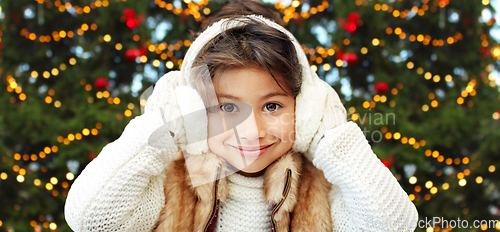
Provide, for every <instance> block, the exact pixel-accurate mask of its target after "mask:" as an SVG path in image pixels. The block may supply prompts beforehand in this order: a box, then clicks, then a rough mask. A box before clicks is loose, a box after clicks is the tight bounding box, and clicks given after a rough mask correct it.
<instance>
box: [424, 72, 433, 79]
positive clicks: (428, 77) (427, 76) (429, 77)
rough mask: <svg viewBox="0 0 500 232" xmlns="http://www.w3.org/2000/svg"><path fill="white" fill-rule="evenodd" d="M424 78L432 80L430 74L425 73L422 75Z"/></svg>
mask: <svg viewBox="0 0 500 232" xmlns="http://www.w3.org/2000/svg"><path fill="white" fill-rule="evenodd" d="M424 77H425V79H426V80H430V79H431V78H432V74H431V73H430V72H426V73H425V74H424Z"/></svg>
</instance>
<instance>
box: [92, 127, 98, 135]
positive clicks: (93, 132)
mask: <svg viewBox="0 0 500 232" xmlns="http://www.w3.org/2000/svg"><path fill="white" fill-rule="evenodd" d="M90 133H92V135H97V134H98V133H99V131H98V130H97V129H95V128H94V129H92V130H91V131H90Z"/></svg>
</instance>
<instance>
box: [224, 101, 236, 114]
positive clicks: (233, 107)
mask: <svg viewBox="0 0 500 232" xmlns="http://www.w3.org/2000/svg"><path fill="white" fill-rule="evenodd" d="M220 109H221V110H222V111H224V112H227V113H234V112H237V111H238V107H237V106H236V105H235V104H233V103H224V104H222V105H221V106H220Z"/></svg>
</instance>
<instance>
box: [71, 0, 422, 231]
mask: <svg viewBox="0 0 500 232" xmlns="http://www.w3.org/2000/svg"><path fill="white" fill-rule="evenodd" d="M235 4H236V5H238V4H239V5H240V6H241V7H240V9H248V7H247V6H248V4H250V6H252V7H255V8H254V9H262V8H261V6H260V5H258V4H257V3H254V2H251V3H238V2H236V3H233V4H232V6H233V7H234V6H235ZM226 9H228V8H226ZM262 12H264V13H262ZM262 12H259V13H260V14H263V15H273V14H272V13H269V12H268V11H262ZM232 13H233V14H234V15H233V16H230V17H219V18H217V20H213V24H212V25H211V26H209V27H208V28H206V29H205V30H204V31H203V32H202V33H201V34H200V35H199V36H198V37H197V38H196V40H195V41H194V42H193V44H192V45H191V47H190V48H189V50H188V52H187V54H186V56H185V59H184V62H183V64H182V68H181V70H180V71H171V72H169V73H167V74H166V75H165V76H163V77H162V78H161V79H160V80H159V81H158V82H157V84H156V86H155V88H154V91H153V94H152V95H151V97H150V98H149V99H148V102H147V104H146V112H145V113H144V114H143V115H141V116H138V117H136V118H135V119H133V120H132V121H131V122H130V123H129V125H127V127H126V128H125V130H124V132H123V134H122V136H121V137H120V138H119V139H117V140H116V141H114V142H112V143H110V144H108V145H107V146H106V147H104V149H103V150H102V151H101V153H100V155H99V156H98V157H97V158H96V159H94V161H92V162H91V163H90V164H89V165H88V166H87V167H86V168H85V169H84V170H83V171H82V173H81V174H80V175H79V177H78V178H77V179H76V180H75V182H74V184H73V185H72V187H71V191H70V192H69V195H68V198H67V202H66V206H65V211H66V220H67V222H68V224H69V225H70V227H71V228H72V229H73V230H75V231H279V232H282V231H413V230H414V229H415V227H416V224H417V219H418V214H417V211H416V208H415V206H414V205H413V203H412V202H411V201H410V200H409V199H408V196H407V194H406V193H405V192H404V190H403V189H402V188H401V187H400V186H399V184H398V182H397V180H396V179H395V178H394V176H393V175H392V174H391V172H390V171H389V170H388V169H387V168H386V167H385V166H384V165H383V164H382V163H381V162H380V161H379V159H378V158H377V157H376V155H375V154H374V153H373V152H372V150H371V148H370V145H369V144H368V141H367V140H366V139H365V137H364V135H363V132H362V131H361V129H360V128H359V127H358V126H357V125H356V124H355V123H353V122H347V120H346V118H347V117H346V111H345V108H344V107H343V105H342V103H341V102H340V99H339V97H338V95H337V94H336V93H335V91H334V90H333V89H332V88H331V87H330V86H329V85H328V84H326V83H325V82H324V81H322V80H321V79H319V78H318V76H317V75H316V74H315V72H313V71H312V70H311V69H310V68H309V64H308V61H307V58H306V56H305V54H304V52H303V50H302V49H301V47H300V44H299V43H298V42H297V41H296V39H295V38H294V37H293V35H291V34H290V33H289V32H288V31H287V30H286V29H284V28H283V27H282V26H281V25H279V24H277V23H276V22H274V21H273V20H270V19H268V18H271V17H268V18H265V17H262V15H261V16H256V15H252V14H250V13H251V12H248V11H245V10H244V11H236V12H232Z"/></svg>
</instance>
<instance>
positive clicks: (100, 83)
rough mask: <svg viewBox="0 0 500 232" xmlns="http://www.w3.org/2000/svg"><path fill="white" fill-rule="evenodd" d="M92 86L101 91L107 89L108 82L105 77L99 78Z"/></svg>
mask: <svg viewBox="0 0 500 232" xmlns="http://www.w3.org/2000/svg"><path fill="white" fill-rule="evenodd" d="M94 86H95V87H96V88H97V89H98V90H101V91H102V90H105V89H107V88H108V87H109V81H108V79H106V78H105V77H99V78H97V79H96V80H95V81H94Z"/></svg>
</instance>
